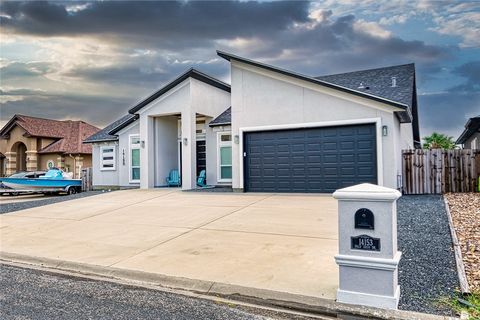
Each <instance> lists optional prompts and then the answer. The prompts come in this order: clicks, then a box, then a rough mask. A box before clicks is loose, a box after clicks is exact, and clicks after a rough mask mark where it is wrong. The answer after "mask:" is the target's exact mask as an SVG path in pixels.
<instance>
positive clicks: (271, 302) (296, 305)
mask: <svg viewBox="0 0 480 320" xmlns="http://www.w3.org/2000/svg"><path fill="white" fill-rule="evenodd" d="M0 261H3V262H6V263H17V264H23V265H30V266H33V267H42V268H46V269H48V271H50V272H55V270H57V271H62V272H69V273H74V274H76V275H77V276H81V275H84V276H96V277H100V278H103V279H102V280H104V281H108V279H110V280H117V281H118V280H119V281H126V282H129V283H127V285H137V286H140V287H141V286H142V284H143V285H144V286H146V285H148V286H154V287H156V288H158V289H161V288H162V287H163V288H165V289H174V290H183V291H188V292H192V293H197V294H201V295H205V296H213V297H218V298H223V299H229V300H232V301H233V302H234V301H238V302H246V303H251V304H256V305H259V306H263V307H275V308H282V309H288V310H292V311H300V312H306V313H312V314H317V315H323V316H332V317H335V318H336V317H339V318H341V319H343V317H342V316H345V319H349V317H351V316H360V317H366V318H368V319H371V320H374V319H377V320H380V319H383V320H453V319H458V318H454V317H446V316H438V315H432V314H426V313H419V312H412V311H401V310H385V309H379V308H372V307H366V306H356V305H349V304H344V303H339V302H336V301H333V300H328V299H323V298H318V297H311V296H303V295H299V294H292V293H287V292H280V291H272V290H266V289H257V288H249V287H243V286H238V285H231V284H226V283H218V282H213V281H204V280H194V279H188V278H182V277H175V276H167V275H163V274H157V273H149V272H142V271H135V270H127V269H119V268H114V267H104V266H98V265H91V264H86V263H78V262H70V261H63V260H59V259H51V258H42V257H34V256H27V255H21V254H16V253H9V252H0ZM73 276H75V275H73ZM179 294H181V292H180V293H179Z"/></svg>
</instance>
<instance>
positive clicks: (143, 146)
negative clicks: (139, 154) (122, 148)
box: [140, 140, 145, 148]
mask: <svg viewBox="0 0 480 320" xmlns="http://www.w3.org/2000/svg"><path fill="white" fill-rule="evenodd" d="M140 145H141V146H142V148H145V140H142V141H140Z"/></svg>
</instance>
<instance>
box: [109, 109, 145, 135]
mask: <svg viewBox="0 0 480 320" xmlns="http://www.w3.org/2000/svg"><path fill="white" fill-rule="evenodd" d="M138 118H139V115H138V114H136V115H135V116H133V117H131V118H129V119H127V120H126V121H124V122H122V123H120V124H119V125H118V126H116V127H115V128H112V130H110V131H108V134H110V135H114V134H115V133H117V132H118V131H120V130H122V129H123V128H125V127H127V126H129V125H130V124H131V123H134V122H135V121H137V120H138Z"/></svg>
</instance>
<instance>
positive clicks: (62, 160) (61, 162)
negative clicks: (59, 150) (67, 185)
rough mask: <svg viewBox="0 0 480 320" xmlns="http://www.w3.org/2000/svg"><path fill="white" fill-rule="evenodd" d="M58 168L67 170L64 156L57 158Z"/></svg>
mask: <svg viewBox="0 0 480 320" xmlns="http://www.w3.org/2000/svg"><path fill="white" fill-rule="evenodd" d="M57 168H58V169H60V170H65V157H64V156H62V155H60V156H58V157H57Z"/></svg>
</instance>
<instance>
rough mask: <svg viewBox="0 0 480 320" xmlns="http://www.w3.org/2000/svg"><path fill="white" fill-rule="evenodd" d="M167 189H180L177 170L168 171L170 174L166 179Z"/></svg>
mask: <svg viewBox="0 0 480 320" xmlns="http://www.w3.org/2000/svg"><path fill="white" fill-rule="evenodd" d="M166 180H167V186H168V187H180V174H179V173H178V170H177V169H173V170H172V171H170V174H169V175H168V177H167V178H166Z"/></svg>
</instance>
